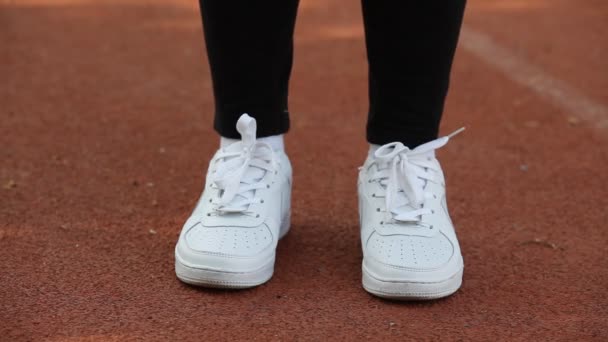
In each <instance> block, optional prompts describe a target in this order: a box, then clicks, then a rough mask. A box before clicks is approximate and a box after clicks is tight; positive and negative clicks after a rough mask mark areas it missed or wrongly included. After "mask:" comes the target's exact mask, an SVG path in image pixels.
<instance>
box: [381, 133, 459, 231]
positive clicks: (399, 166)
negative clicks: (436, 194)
mask: <svg viewBox="0 0 608 342" xmlns="http://www.w3.org/2000/svg"><path fill="white" fill-rule="evenodd" d="M463 130H464V127H463V128H460V129H458V130H456V131H455V132H453V133H451V134H449V135H447V136H445V137H441V138H438V139H435V140H433V141H430V142H428V143H425V144H422V145H420V146H418V147H416V148H415V149H413V150H410V149H409V148H408V147H406V146H405V145H403V144H402V143H400V142H394V143H390V144H386V145H383V146H382V147H380V148H378V150H376V152H375V153H374V157H375V161H374V163H375V164H376V165H377V171H376V173H375V174H374V175H373V177H372V178H371V179H370V181H379V182H380V185H381V186H382V187H383V188H384V189H385V190H386V194H385V196H384V197H385V203H386V211H387V212H389V213H390V214H391V215H390V216H391V218H392V220H394V221H397V222H406V223H414V224H419V223H420V221H421V217H422V215H427V214H430V213H432V209H431V208H425V207H424V201H425V199H426V198H428V197H432V196H433V194H431V193H429V192H426V191H425V189H426V185H427V182H437V181H438V180H437V179H436V178H437V177H436V176H435V175H436V171H440V169H439V168H438V165H437V164H436V163H434V162H433V159H434V151H435V150H436V149H439V148H441V147H443V146H444V145H445V144H447V143H448V141H449V140H450V138H451V137H453V136H455V135H456V134H458V133H460V132H462V131H463ZM431 171H435V172H431ZM375 196H376V197H382V196H378V195H375Z"/></svg>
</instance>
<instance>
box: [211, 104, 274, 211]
mask: <svg viewBox="0 0 608 342" xmlns="http://www.w3.org/2000/svg"><path fill="white" fill-rule="evenodd" d="M236 128H237V131H238V132H239V133H240V134H241V141H239V142H236V143H234V144H232V145H230V146H228V147H226V148H223V149H222V150H221V151H220V152H219V153H218V154H217V156H216V157H215V158H214V160H213V161H212V163H219V165H218V167H217V169H216V170H215V173H214V174H213V185H215V186H216V187H217V188H218V189H220V198H219V202H217V203H213V204H214V205H215V212H216V213H217V214H225V213H244V214H253V213H252V212H250V211H249V205H250V204H253V203H261V200H260V199H259V198H256V197H255V190H257V189H261V188H264V187H267V184H266V183H264V182H262V181H261V180H262V179H263V178H264V176H265V175H266V173H267V172H272V171H273V170H275V169H276V165H275V163H276V161H275V160H276V159H275V156H274V151H273V149H272V147H271V146H270V145H268V144H266V143H263V142H259V141H257V142H256V129H257V124H256V121H255V119H254V118H252V117H250V116H249V115H247V114H243V115H242V116H241V117H240V118H239V120H238V121H237V124H236Z"/></svg>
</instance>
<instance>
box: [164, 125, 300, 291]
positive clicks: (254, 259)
mask: <svg viewBox="0 0 608 342" xmlns="http://www.w3.org/2000/svg"><path fill="white" fill-rule="evenodd" d="M236 127H237V130H238V132H239V133H240V134H241V141H238V142H235V143H233V144H231V145H229V146H228V147H226V148H221V149H220V150H218V151H217V152H216V153H215V155H214V156H213V159H212V160H211V163H210V165H209V169H208V171H207V177H206V183H205V190H204V191H203V194H202V196H201V198H200V199H199V201H198V203H197V205H196V208H195V209H194V212H193V213H192V215H191V216H190V218H189V219H188V220H187V221H186V224H185V225H184V228H183V229H182V232H181V234H180V237H179V240H178V242H177V246H176V247H175V273H176V274H177V277H178V278H179V279H180V280H181V281H183V282H185V283H189V284H193V285H200V286H207V287H221V288H247V287H253V286H257V285H260V284H263V283H265V282H266V281H268V280H269V279H270V278H271V277H272V273H273V271H274V260H275V250H276V247H277V242H278V240H279V239H280V238H281V237H283V236H284V235H285V234H286V233H287V231H288V230H289V220H290V197H291V165H290V163H289V159H288V158H287V155H286V154H285V153H284V152H283V151H276V150H273V149H272V147H271V146H270V145H268V144H266V143H262V142H260V141H257V142H256V121H255V119H253V118H252V117H250V116H249V115H247V114H243V115H242V116H241V117H240V118H239V120H238V122H237V124H236Z"/></svg>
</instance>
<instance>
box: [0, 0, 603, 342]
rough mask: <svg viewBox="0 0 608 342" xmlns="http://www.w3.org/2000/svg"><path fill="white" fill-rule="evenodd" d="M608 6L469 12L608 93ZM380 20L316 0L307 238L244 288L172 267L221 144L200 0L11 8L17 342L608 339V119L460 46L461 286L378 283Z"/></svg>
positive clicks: (593, 1) (1, 322)
mask: <svg viewBox="0 0 608 342" xmlns="http://www.w3.org/2000/svg"><path fill="white" fill-rule="evenodd" d="M607 17H608V2H606V1H601V0H585V1H576V2H574V1H565V0H555V1H554V0H551V1H550V0H530V1H523V0H517V1H515V0H513V1H481V0H478V1H471V2H470V3H469V8H468V12H467V14H466V20H465V21H466V25H467V27H468V28H470V29H474V30H476V31H477V32H482V33H484V34H487V35H488V36H489V37H491V38H492V39H493V41H494V42H495V43H497V44H500V45H501V46H502V47H504V48H506V49H508V50H509V51H511V52H512V53H514V54H515V55H517V56H520V57H521V58H523V59H525V60H526V61H528V62H529V63H531V64H534V65H536V66H538V67H540V68H542V70H543V71H544V72H545V73H547V74H549V75H551V76H552V77H555V78H557V79H560V80H563V81H565V82H567V83H568V84H570V85H571V86H573V87H575V88H576V89H578V91H580V92H581V93H584V94H585V95H587V96H588V97H590V98H593V99H594V100H595V101H596V103H600V104H603V105H604V106H606V105H608V91H606V90H607V89H608V77H606V76H607V75H608V67H607V65H608V64H607V63H606V60H607V59H608V55H607V49H608V40H607V37H608V28H607V26H608V24H607V21H606V18H607ZM360 21H361V13H360V5H359V3H358V2H357V1H348V2H346V1H342V0H333V1H321V0H303V2H302V4H301V10H300V15H299V21H298V24H297V36H298V38H297V42H296V58H295V68H294V74H293V79H292V86H291V89H292V96H291V110H292V112H293V125H292V131H291V133H290V134H289V136H288V140H287V145H288V149H289V153H290V157H291V159H292V162H293V164H294V170H295V173H294V177H295V178H294V193H293V198H294V202H293V216H292V230H291V232H290V234H289V235H288V236H287V237H285V239H283V240H282V241H281V244H280V246H279V249H278V255H277V263H276V270H275V275H274V277H273V279H272V280H271V281H270V282H268V283H267V284H265V285H262V286H260V287H258V288H255V289H252V290H246V291H236V292H235V291H218V290H204V289H197V288H194V287H191V286H187V285H184V284H182V283H181V282H179V281H178V280H177V279H176V277H175V274H174V266H173V248H174V245H175V242H176V239H177V234H178V233H179V230H180V229H181V226H182V223H183V222H184V220H185V219H186V217H187V216H188V215H189V213H190V210H191V209H192V207H193V206H194V203H195V201H196V199H197V197H198V195H199V191H200V190H201V186H202V182H203V179H202V175H203V172H204V168H205V166H206V162H207V160H208V159H209V158H210V156H211V154H212V153H213V151H214V150H215V148H216V145H217V137H216V135H215V133H214V132H213V131H212V129H211V117H212V112H213V102H212V95H211V84H210V81H209V70H208V67H207V62H206V59H205V55H204V48H203V47H204V45H203V44H204V43H203V40H202V35H201V32H200V30H201V29H200V22H199V14H198V9H197V4H196V2H195V1H193V0H176V1H161V0H158V1H147V0H146V1H144V0H137V1H136V0H120V1H118V0H116V1H76V0H0V115H1V116H0V181H1V184H0V185H2V187H0V340H2V341H28V340H36V341H39V340H48V341H79V340H87V341H112V340H116V341H128V340H146V341H154V340H172V341H176V340H192V341H201V340H202V341H211V340H227V339H232V340H251V339H253V338H254V337H255V339H257V340H261V341H264V340H292V339H297V340H313V339H316V340H322V339H324V338H332V339H336V340H337V339H342V340H353V339H364V338H371V339H377V340H380V339H395V340H398V339H399V340H403V339H407V338H416V339H420V340H438V339H442V340H456V339H478V340H489V339H493V340H507V339H508V340H512V339H516V340H524V339H531V340H554V339H557V340H606V339H608V332H607V329H608V328H607V327H608V319H607V317H608V298H607V296H608V295H607V289H608V258H607V256H608V247H607V246H608V243H607V242H608V229H607V227H606V224H607V223H608V211H607V210H606V208H607V207H608V196H607V193H608V185H607V182H608V176H607V174H608V173H607V172H606V169H607V168H608V155H607V153H608V152H607V149H608V139H606V136H607V134H608V131H607V130H606V129H603V128H598V127H596V125H594V123H593V122H589V121H586V120H583V118H580V117H579V116H577V113H576V112H570V111H566V110H564V109H563V108H561V107H559V106H556V105H555V103H552V102H551V101H550V100H547V99H545V98H542V97H540V96H538V95H537V94H536V93H534V92H532V91H531V90H530V89H529V88H527V87H525V86H522V85H520V84H518V83H516V82H513V81H512V79H511V78H510V77H509V75H508V74H505V73H503V72H501V71H500V70H498V69H497V68H495V67H493V66H492V65H491V64H488V63H486V62H484V61H483V60H482V59H480V58H479V57H478V56H476V55H474V54H471V53H470V52H469V51H467V50H466V49H463V48H462V46H461V48H460V49H459V51H458V53H457V58H456V61H455V66H454V72H453V78H452V89H451V92H450V95H449V99H448V104H447V108H446V114H445V120H444V122H443V126H442V132H449V131H451V130H453V129H455V128H457V127H460V126H461V125H466V126H467V128H468V130H467V131H466V133H465V134H462V135H460V136H458V137H457V138H455V139H453V140H452V141H451V142H450V144H449V145H448V146H447V147H446V148H445V149H444V150H442V151H441V152H440V158H441V160H442V162H443V165H444V168H445V171H446V173H447V180H448V183H449V187H448V197H449V204H450V206H451V212H452V215H453V218H454V221H455V224H456V226H457V228H458V231H459V236H460V241H461V245H462V249H463V255H464V259H465V265H466V266H465V273H464V282H463V286H462V288H461V289H460V291H458V292H457V293H456V294H455V295H453V296H451V297H449V298H447V299H444V300H440V301H436V302H429V303H403V302H391V301H386V300H382V299H378V298H375V297H373V296H371V295H369V294H368V293H366V292H365V291H364V290H363V289H362V287H361V252H360V246H359V236H358V224H357V212H356V210H357V209H356V208H357V205H356V203H357V202H356V197H355V196H356V186H355V183H356V173H357V171H356V170H357V166H359V165H360V163H362V162H363V157H364V154H365V152H366V143H365V140H364V126H365V112H366V108H367V103H366V73H367V71H366V64H365V50H364V43H363V39H362V29H361V24H360ZM243 53H247V51H243ZM564 96H568V95H567V94H566V95H564Z"/></svg>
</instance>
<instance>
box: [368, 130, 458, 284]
mask: <svg viewBox="0 0 608 342" xmlns="http://www.w3.org/2000/svg"><path fill="white" fill-rule="evenodd" d="M448 140H449V137H444V138H440V139H437V140H434V141H431V142H429V143H426V144H423V145H420V146H418V147H417V148H415V149H413V150H410V149H409V148H407V147H405V146H404V145H403V144H401V143H390V144H387V145H384V146H381V147H380V148H378V149H377V150H375V151H373V153H370V154H369V156H368V158H367V160H366V161H365V163H364V165H363V166H362V167H361V169H360V172H359V181H358V192H359V213H360V220H361V244H362V247H363V255H364V266H366V265H367V268H368V269H370V271H371V272H374V273H375V274H376V275H378V276H381V277H385V278H391V277H393V278H395V279H399V278H400V277H409V276H412V272H413V273H417V272H426V273H425V274H426V275H428V276H431V277H432V276H437V277H443V276H449V275H451V274H450V273H453V272H454V271H455V270H457V269H460V268H461V265H462V257H461V255H460V248H459V245H458V240H457V238H456V234H455V232H454V227H453V224H452V221H451V219H450V216H449V213H448V208H447V203H446V193H445V180H444V175H443V172H442V170H441V166H440V164H439V162H438V161H437V159H436V158H435V152H434V151H435V150H436V149H438V148H440V147H442V146H443V145H445V144H446V143H447V142H448ZM408 271H409V273H408ZM429 271H434V273H433V272H429ZM443 273H445V274H443Z"/></svg>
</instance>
